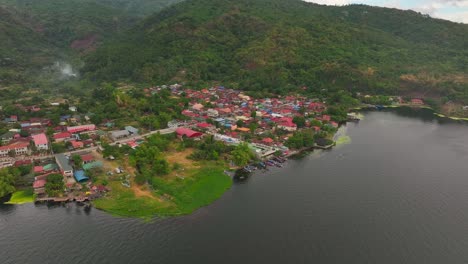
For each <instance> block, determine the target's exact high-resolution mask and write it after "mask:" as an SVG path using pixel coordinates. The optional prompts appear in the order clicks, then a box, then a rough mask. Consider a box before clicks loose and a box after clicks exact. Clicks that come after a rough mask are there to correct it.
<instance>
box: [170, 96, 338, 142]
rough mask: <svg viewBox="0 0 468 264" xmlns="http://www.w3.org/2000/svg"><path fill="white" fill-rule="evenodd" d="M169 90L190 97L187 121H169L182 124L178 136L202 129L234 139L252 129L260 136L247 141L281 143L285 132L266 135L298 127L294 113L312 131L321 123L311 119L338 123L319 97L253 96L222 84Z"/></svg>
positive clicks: (186, 112) (195, 135)
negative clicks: (314, 122) (278, 134)
mask: <svg viewBox="0 0 468 264" xmlns="http://www.w3.org/2000/svg"><path fill="white" fill-rule="evenodd" d="M171 91H172V93H173V94H175V95H178V96H185V97H186V98H188V99H189V100H190V103H189V108H188V109H185V110H183V111H182V115H184V116H185V117H186V119H188V121H185V122H184V123H182V124H180V123H179V124H176V122H173V123H174V124H169V126H183V127H184V129H183V130H181V129H180V128H179V129H178V130H177V131H176V132H177V133H178V135H179V136H187V137H199V136H201V133H199V132H206V133H212V134H215V133H216V134H218V138H229V140H231V141H236V139H237V140H239V139H242V138H243V135H245V134H246V133H253V134H255V135H257V136H258V137H259V138H262V139H261V140H259V139H251V141H252V142H251V143H257V144H264V145H270V146H283V143H284V140H285V139H286V138H287V135H286V136H283V137H275V139H273V138H271V137H269V136H267V135H270V134H271V133H275V132H276V131H280V130H281V131H286V132H294V131H296V130H298V126H297V124H296V123H295V122H294V117H296V116H301V117H304V118H305V119H306V120H307V121H306V124H305V126H306V127H313V129H314V130H315V131H320V130H321V129H322V127H321V126H312V125H311V123H310V120H314V119H315V120H317V121H320V124H322V125H326V126H333V127H338V123H337V122H334V121H333V120H331V117H330V116H329V115H326V114H324V112H325V110H326V109H327V107H326V104H325V103H323V102H320V101H319V100H311V99H307V98H305V97H297V96H285V97H280V98H263V99H254V98H251V97H250V96H248V95H245V94H243V93H242V92H241V91H236V90H233V89H226V88H224V87H212V88H210V89H203V90H200V91H198V90H190V89H179V88H173V89H171ZM252 124H254V125H252ZM196 132H198V133H196ZM283 134H284V133H283ZM262 135H265V136H262ZM255 141H256V142H255Z"/></svg>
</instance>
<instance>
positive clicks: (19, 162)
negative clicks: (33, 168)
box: [13, 160, 32, 167]
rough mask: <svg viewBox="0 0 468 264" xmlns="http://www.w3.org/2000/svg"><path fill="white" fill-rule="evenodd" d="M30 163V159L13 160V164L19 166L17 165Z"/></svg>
mask: <svg viewBox="0 0 468 264" xmlns="http://www.w3.org/2000/svg"><path fill="white" fill-rule="evenodd" d="M31 163H32V161H31V160H17V161H15V164H14V165H13V166H15V167H19V166H24V165H30V164H31Z"/></svg>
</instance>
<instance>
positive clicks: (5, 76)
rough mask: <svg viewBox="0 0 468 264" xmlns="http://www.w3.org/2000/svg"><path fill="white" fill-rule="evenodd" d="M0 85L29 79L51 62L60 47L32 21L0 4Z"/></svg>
mask: <svg viewBox="0 0 468 264" xmlns="http://www.w3.org/2000/svg"><path fill="white" fill-rule="evenodd" d="M0 18H1V19H0V39H1V41H0V84H1V83H6V82H17V83H22V82H27V81H28V80H30V79H31V78H30V75H34V74H37V71H36V70H37V69H39V68H40V67H41V66H42V65H47V64H50V63H52V61H53V59H52V58H53V56H54V54H55V52H57V49H56V48H55V47H54V46H53V45H50V43H48V41H47V39H46V38H45V37H44V36H42V34H40V33H38V32H37V31H36V29H35V25H34V23H32V22H29V21H25V20H21V19H18V18H17V17H16V16H15V14H14V13H12V12H10V10H7V9H5V8H2V7H0Z"/></svg>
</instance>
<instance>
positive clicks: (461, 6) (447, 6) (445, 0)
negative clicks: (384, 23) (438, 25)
mask: <svg viewBox="0 0 468 264" xmlns="http://www.w3.org/2000/svg"><path fill="white" fill-rule="evenodd" d="M305 1H308V2H314V3H317V4H324V5H347V4H368V5H377V6H383V7H390V8H399V9H411V10H414V11H417V12H421V13H423V14H428V15H431V16H433V17H437V18H442V19H447V20H451V21H455V22H462V23H468V0H305Z"/></svg>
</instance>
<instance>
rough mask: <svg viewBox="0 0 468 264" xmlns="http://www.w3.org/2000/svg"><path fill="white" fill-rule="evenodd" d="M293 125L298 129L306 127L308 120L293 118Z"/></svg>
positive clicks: (298, 117)
mask: <svg viewBox="0 0 468 264" xmlns="http://www.w3.org/2000/svg"><path fill="white" fill-rule="evenodd" d="M293 123H294V124H296V125H297V128H303V127H305V124H306V120H305V118H304V117H303V116H295V117H294V118H293Z"/></svg>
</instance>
